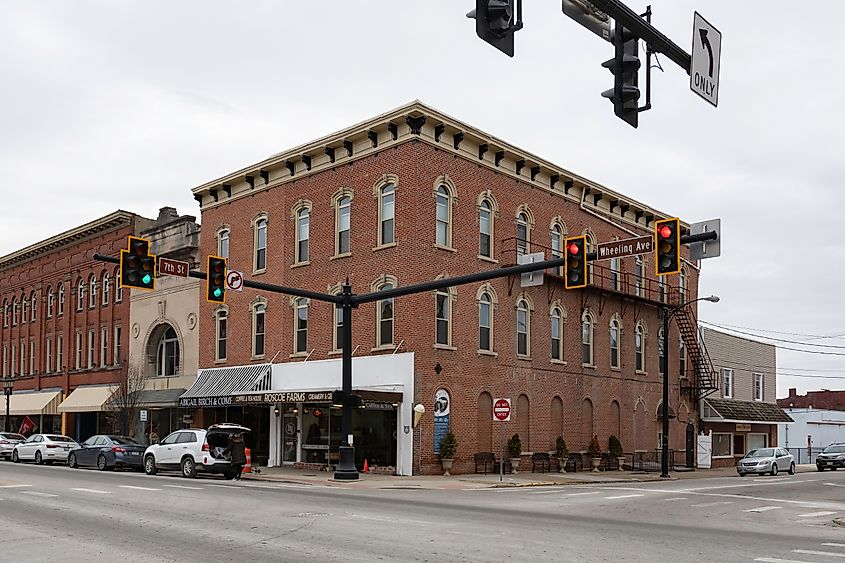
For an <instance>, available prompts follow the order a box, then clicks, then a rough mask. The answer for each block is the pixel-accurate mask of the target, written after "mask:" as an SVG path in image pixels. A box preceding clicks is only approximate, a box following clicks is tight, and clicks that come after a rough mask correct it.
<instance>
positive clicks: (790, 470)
mask: <svg viewBox="0 0 845 563" xmlns="http://www.w3.org/2000/svg"><path fill="white" fill-rule="evenodd" d="M789 474H790V475H795V462H794V461H793V462H792V463H790V464H789Z"/></svg>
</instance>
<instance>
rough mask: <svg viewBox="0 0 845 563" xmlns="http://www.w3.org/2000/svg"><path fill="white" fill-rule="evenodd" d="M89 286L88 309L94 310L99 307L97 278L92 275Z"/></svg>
mask: <svg viewBox="0 0 845 563" xmlns="http://www.w3.org/2000/svg"><path fill="white" fill-rule="evenodd" d="M88 285H89V287H90V289H89V290H88V308H89V309H93V308H94V307H96V306H97V276H95V275H94V274H91V278H90V280H89V282H88Z"/></svg>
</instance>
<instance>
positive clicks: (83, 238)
mask: <svg viewBox="0 0 845 563" xmlns="http://www.w3.org/2000/svg"><path fill="white" fill-rule="evenodd" d="M150 224H151V221H150V220H149V219H144V218H143V217H140V216H138V215H135V214H132V213H128V212H126V211H115V212H114V213H111V214H109V215H107V216H105V217H102V218H100V219H96V220H94V221H91V222H90V223H86V224H84V225H81V226H79V227H76V228H74V229H71V230H69V231H66V232H64V233H61V234H59V235H56V236H54V237H51V238H49V239H47V240H44V241H41V242H38V243H35V244H33V245H31V246H28V247H26V248H24V249H22V250H18V251H16V252H13V253H11V254H8V255H6V256H3V257H0V303H2V311H3V324H2V374H3V375H4V376H12V377H14V378H15V385H14V393H13V395H12V399H11V409H10V412H11V415H12V423H13V425H14V427H15V429H16V430H17V428H19V427H20V424H21V422H22V421H23V419H24V417H29V418H30V420H32V421H33V422H34V423H35V424H36V425H37V428H36V431H45V432H60V431H61V432H65V433H67V434H68V435H70V436H71V437H74V438H77V439H85V438H87V437H88V436H91V435H92V434H95V433H97V432H98V431H99V430H101V429H102V430H106V429H108V430H109V431H111V430H113V426H109V425H110V424H111V423H112V422H113V421H109V420H107V417H106V415H105V413H104V412H103V410H104V403H105V401H106V400H107V399H108V397H109V393H108V389H109V387H108V385H106V384H110V383H114V382H116V381H118V380H119V379H120V378H121V377H124V376H125V373H126V359H127V350H128V348H127V344H128V334H127V327H128V321H129V299H128V298H127V296H126V295H124V294H123V293H122V292H121V291H120V289H119V287H118V284H117V283H116V280H117V271H118V267H117V265H114V264H107V263H104V262H98V261H95V260H94V259H93V254H94V253H95V252H99V253H102V254H109V255H116V254H117V253H118V251H119V250H120V249H121V248H125V247H126V243H127V236H128V235H137V234H138V233H139V232H140V231H141V230H143V229H144V228H146V227H147V226H149V225H150ZM0 414H2V415H5V410H3V412H2V413H0Z"/></svg>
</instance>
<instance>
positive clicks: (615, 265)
mask: <svg viewBox="0 0 845 563" xmlns="http://www.w3.org/2000/svg"><path fill="white" fill-rule="evenodd" d="M620 262H621V260H620V259H619V258H611V259H610V289H612V290H614V291H619V286H620V280H619V268H620Z"/></svg>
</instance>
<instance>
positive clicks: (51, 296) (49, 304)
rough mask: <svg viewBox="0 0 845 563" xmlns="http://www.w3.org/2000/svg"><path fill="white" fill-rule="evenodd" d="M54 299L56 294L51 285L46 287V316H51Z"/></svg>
mask: <svg viewBox="0 0 845 563" xmlns="http://www.w3.org/2000/svg"><path fill="white" fill-rule="evenodd" d="M55 301H56V294H55V293H54V292H53V287H52V286H50V287H48V288H47V318H48V319H50V318H52V317H53V305H54V304H55Z"/></svg>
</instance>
